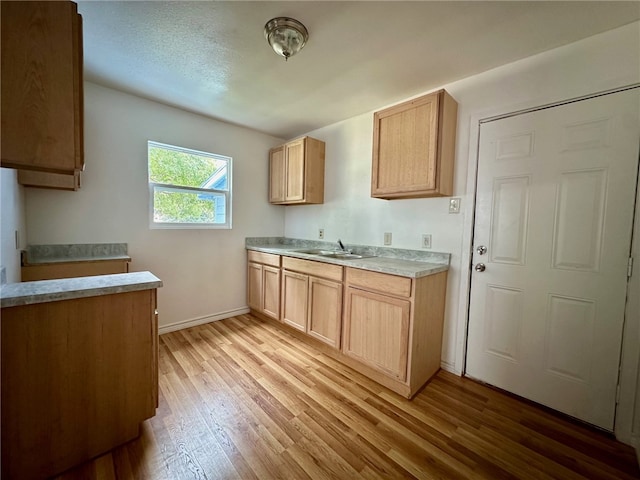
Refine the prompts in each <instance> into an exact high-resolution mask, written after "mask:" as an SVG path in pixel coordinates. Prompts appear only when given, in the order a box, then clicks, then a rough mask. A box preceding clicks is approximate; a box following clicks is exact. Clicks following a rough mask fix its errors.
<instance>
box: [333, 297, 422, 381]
mask: <svg viewBox="0 0 640 480" xmlns="http://www.w3.org/2000/svg"><path fill="white" fill-rule="evenodd" d="M346 302H347V305H346V310H345V316H344V331H343V337H342V344H343V352H344V354H345V355H348V356H350V357H353V358H355V359H357V360H358V361H360V362H362V363H364V364H366V365H368V366H370V367H372V368H375V369H376V370H379V371H381V372H383V373H385V374H386V375H388V376H390V377H392V378H395V379H397V380H401V381H405V380H406V376H407V356H408V347H409V315H410V312H411V303H410V302H409V301H408V300H402V299H398V298H393V297H388V296H386V295H380V294H377V293H372V292H367V291H364V290H359V289H356V288H353V287H347V297H346Z"/></svg>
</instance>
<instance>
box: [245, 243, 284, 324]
mask: <svg viewBox="0 0 640 480" xmlns="http://www.w3.org/2000/svg"><path fill="white" fill-rule="evenodd" d="M247 259H248V264H247V304H248V305H249V307H250V308H252V309H254V310H256V311H258V312H260V313H262V314H264V315H267V316H268V317H271V318H273V319H275V320H280V255H272V254H270V253H262V252H255V251H252V250H249V251H248V252H247Z"/></svg>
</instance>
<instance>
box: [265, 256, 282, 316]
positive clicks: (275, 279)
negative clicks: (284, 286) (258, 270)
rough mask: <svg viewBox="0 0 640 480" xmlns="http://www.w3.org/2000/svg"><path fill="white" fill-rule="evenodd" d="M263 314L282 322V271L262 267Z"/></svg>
mask: <svg viewBox="0 0 640 480" xmlns="http://www.w3.org/2000/svg"><path fill="white" fill-rule="evenodd" d="M262 286H263V288H264V290H263V295H262V301H263V305H262V313H264V314H265V315H268V316H270V317H272V318H275V319H276V320H280V269H279V268H274V267H268V266H266V265H264V266H263V267H262Z"/></svg>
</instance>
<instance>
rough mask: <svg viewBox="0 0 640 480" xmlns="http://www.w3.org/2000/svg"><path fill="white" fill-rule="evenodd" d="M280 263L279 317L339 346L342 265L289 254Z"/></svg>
mask: <svg viewBox="0 0 640 480" xmlns="http://www.w3.org/2000/svg"><path fill="white" fill-rule="evenodd" d="M282 267H283V273H282V311H283V315H282V321H283V322H284V323H286V324H287V325H290V326H292V327H294V328H297V329H298V330H301V331H303V332H305V333H307V334H309V335H311V336H312V337H314V338H316V339H317V340H320V341H321V342H324V343H326V344H328V345H331V346H332V347H335V348H339V347H340V324H341V317H342V270H343V269H342V267H340V266H338V265H330V264H326V263H321V262H312V261H308V260H300V259H297V258H289V257H285V258H283V260H282Z"/></svg>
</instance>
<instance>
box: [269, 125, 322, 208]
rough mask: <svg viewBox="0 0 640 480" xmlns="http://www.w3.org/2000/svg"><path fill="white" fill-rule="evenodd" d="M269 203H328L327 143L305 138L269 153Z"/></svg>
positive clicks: (273, 149)
mask: <svg viewBox="0 0 640 480" xmlns="http://www.w3.org/2000/svg"><path fill="white" fill-rule="evenodd" d="M269 202H271V203H275V204H279V205H289V204H291V205H301V204H306V203H324V142H323V141H321V140H316V139H315V138H311V137H303V138H299V139H297V140H293V141H291V142H288V143H286V144H284V145H280V146H278V147H275V148H272V149H271V150H270V151H269Z"/></svg>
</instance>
